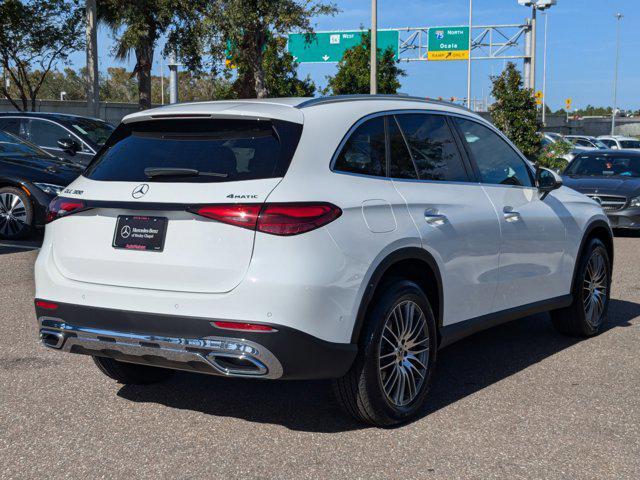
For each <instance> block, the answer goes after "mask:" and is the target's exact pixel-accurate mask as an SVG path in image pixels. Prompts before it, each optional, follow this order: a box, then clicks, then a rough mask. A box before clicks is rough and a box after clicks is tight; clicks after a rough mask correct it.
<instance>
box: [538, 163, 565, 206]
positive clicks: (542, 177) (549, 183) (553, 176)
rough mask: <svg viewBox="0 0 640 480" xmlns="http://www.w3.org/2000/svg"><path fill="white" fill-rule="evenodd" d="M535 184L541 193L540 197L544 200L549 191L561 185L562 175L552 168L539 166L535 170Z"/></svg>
mask: <svg viewBox="0 0 640 480" xmlns="http://www.w3.org/2000/svg"><path fill="white" fill-rule="evenodd" d="M536 184H537V187H538V190H539V191H540V193H542V197H541V199H542V200H544V198H545V197H546V196H547V195H549V192H551V191H553V190H556V189H558V188H560V187H561V186H562V177H561V176H560V175H558V174H557V173H556V172H554V171H553V170H549V169H548V168H542V167H539V168H538V170H537V171H536Z"/></svg>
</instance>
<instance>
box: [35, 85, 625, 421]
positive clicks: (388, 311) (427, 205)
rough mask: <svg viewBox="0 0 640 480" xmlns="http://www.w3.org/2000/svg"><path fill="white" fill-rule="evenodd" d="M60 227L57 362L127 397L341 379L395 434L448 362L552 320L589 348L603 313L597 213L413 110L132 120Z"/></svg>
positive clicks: (395, 101) (42, 308) (343, 394)
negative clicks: (91, 372) (455, 347)
mask: <svg viewBox="0 0 640 480" xmlns="http://www.w3.org/2000/svg"><path fill="white" fill-rule="evenodd" d="M48 222H49V223H48V224H47V226H46V232H45V238H44V243H43V246H42V249H41V250H40V254H39V256H38V260H37V262H36V267H35V270H36V299H35V308H36V314H37V318H38V326H39V332H40V337H41V341H42V342H43V343H44V345H46V346H47V347H50V348H54V349H60V350H63V351H67V352H72V353H80V354H85V355H91V356H92V357H93V358H94V360H95V363H96V364H97V365H98V367H99V368H100V370H102V372H104V373H105V374H106V375H108V376H109V377H111V378H113V379H115V380H117V381H119V382H122V383H151V382H155V381H160V380H162V379H164V378H165V377H167V376H168V375H169V374H170V373H171V372H172V371H173V370H187V371H191V372H200V373H207V374H213V375H223V376H229V377H246V378H249V377H250V378H264V379H316V378H331V379H334V386H335V392H336V395H337V397H338V399H339V400H340V402H341V404H342V405H343V406H344V407H345V409H346V410H347V411H348V412H350V413H351V414H353V415H354V416H356V417H357V418H358V419H360V420H362V421H365V422H369V423H371V424H374V425H380V426H387V425H394V424H398V423H401V422H406V421H408V420H410V419H412V418H415V417H416V416H417V415H420V413H421V412H422V411H424V410H423V408H422V407H423V406H424V404H425V401H426V397H427V392H428V389H429V384H430V381H431V377H432V374H433V371H434V367H435V364H436V357H437V352H438V349H439V348H442V347H443V346H445V345H448V344H450V343H452V342H454V341H456V340H458V339H460V338H462V337H463V336H465V335H470V334H472V333H474V332H477V331H479V330H482V329H485V328H488V327H491V326H494V325H497V324H499V323H502V322H505V321H508V320H513V319H516V318H519V317H523V316H525V315H529V314H532V313H536V312H542V311H551V318H552V321H553V324H554V325H555V326H556V328H557V329H558V330H560V331H561V332H564V333H567V334H571V335H579V336H589V335H594V334H596V333H598V331H599V330H600V329H601V327H602V324H603V322H604V320H605V317H606V314H607V306H608V301H609V293H610V283H611V268H612V261H613V242H612V234H611V229H610V228H609V224H608V223H607V217H606V216H605V214H604V213H603V211H602V209H601V208H600V206H599V205H598V204H597V203H596V202H594V201H593V200H591V199H589V198H587V197H586V196H584V195H582V194H580V193H578V192H576V191H573V190H571V189H569V188H567V187H563V186H562V181H561V179H560V177H558V176H557V175H556V174H555V173H554V172H551V171H549V170H544V169H539V170H537V171H536V170H535V169H534V168H533V167H532V166H531V164H530V163H529V162H528V161H527V160H526V159H525V158H524V157H523V156H522V154H521V153H520V152H519V151H518V150H517V149H516V148H515V147H514V146H513V145H512V144H511V143H510V142H509V140H508V139H507V138H506V137H505V136H504V135H503V134H502V133H500V132H499V131H498V130H496V129H495V128H494V127H493V126H492V125H491V124H490V123H488V122H487V121H485V120H483V119H482V118H481V117H479V116H478V115H476V114H474V113H472V112H470V111H468V110H465V109H463V108H459V107H456V106H454V105H451V104H444V103H438V102H433V101H424V100H421V99H417V98H411V97H399V96H354V97H328V98H318V99H301V98H284V99H270V100H263V101H260V100H238V101H219V102H206V103H190V104H176V105H171V106H167V107H163V108H158V109H152V110H146V111H142V112H139V113H135V114H133V115H129V116H128V117H126V118H125V119H124V120H123V122H122V124H121V125H120V126H118V128H117V129H116V130H115V132H114V133H113V135H112V136H111V138H110V139H109V140H108V142H107V144H106V145H105V146H104V147H103V148H102V149H101V150H100V152H99V153H98V154H97V156H96V158H95V159H94V160H93V162H92V163H91V165H90V166H89V168H88V169H87V170H86V171H85V172H84V174H83V175H82V176H81V177H79V178H78V179H77V180H76V181H75V182H73V183H72V184H71V185H70V186H69V187H68V188H66V189H65V190H64V191H63V192H62V194H61V195H60V196H59V197H58V198H56V199H55V200H54V201H53V202H52V203H51V206H50V208H49V212H48Z"/></svg>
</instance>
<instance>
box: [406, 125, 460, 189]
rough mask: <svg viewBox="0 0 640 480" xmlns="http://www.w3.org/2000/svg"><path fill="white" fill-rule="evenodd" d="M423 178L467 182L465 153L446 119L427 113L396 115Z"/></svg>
mask: <svg viewBox="0 0 640 480" xmlns="http://www.w3.org/2000/svg"><path fill="white" fill-rule="evenodd" d="M396 118H397V119H398V122H399V124H400V127H401V128H402V131H403V132H404V136H405V138H406V139H407V144H408V145H409V150H410V152H411V156H412V157H413V161H414V162H415V165H416V169H417V171H418V178H420V179H421V180H439V181H449V182H468V181H469V177H468V175H467V171H466V169H465V167H464V162H463V160H462V156H461V155H460V152H459V151H458V146H457V145H456V142H455V140H454V137H453V134H452V132H451V129H450V128H449V125H448V124H447V119H446V118H445V117H444V116H443V115H432V114H425V113H415V114H413V113H411V114H402V115H398V116H397V117H396Z"/></svg>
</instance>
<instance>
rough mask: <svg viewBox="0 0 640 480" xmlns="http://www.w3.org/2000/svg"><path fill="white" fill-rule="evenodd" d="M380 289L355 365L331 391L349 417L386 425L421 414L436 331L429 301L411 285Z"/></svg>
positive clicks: (403, 283) (393, 284) (404, 283)
mask: <svg viewBox="0 0 640 480" xmlns="http://www.w3.org/2000/svg"><path fill="white" fill-rule="evenodd" d="M381 291H382V292H383V294H382V296H381V297H380V299H379V300H378V301H377V302H376V303H375V305H374V307H373V309H372V310H371V311H370V312H369V314H368V316H367V319H366V325H365V327H364V331H363V334H362V341H361V342H360V345H359V352H358V356H357V358H356V360H355V362H354V365H353V366H352V367H351V370H350V371H349V372H348V373H347V375H345V376H344V377H342V378H340V379H337V380H335V381H334V390H335V393H336V397H337V398H338V401H339V402H340V403H341V405H342V406H343V408H344V409H345V410H346V411H347V412H348V413H350V414H351V415H353V416H354V417H355V418H357V419H358V420H361V421H364V422H366V423H370V424H372V425H376V426H381V427H384V426H392V425H396V424H399V423H403V422H407V421H410V420H412V419H414V418H416V417H417V416H418V415H419V414H420V413H421V411H422V409H423V406H424V404H425V399H426V397H427V392H428V390H429V384H430V382H431V374H432V372H433V368H434V365H435V360H436V327H435V319H434V317H433V313H432V310H431V306H430V305H429V301H428V300H427V297H426V295H425V294H424V292H423V291H422V290H421V289H420V287H419V286H418V285H416V284H415V283H413V282H410V281H404V280H396V281H394V282H390V283H387V284H386V285H385V286H383V287H382V288H381Z"/></svg>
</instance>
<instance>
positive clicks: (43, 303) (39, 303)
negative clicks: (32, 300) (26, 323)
mask: <svg viewBox="0 0 640 480" xmlns="http://www.w3.org/2000/svg"><path fill="white" fill-rule="evenodd" d="M36 307H39V308H44V309H45V310H56V309H57V308H58V304H57V303H54V302H48V301H47V300H36Z"/></svg>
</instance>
